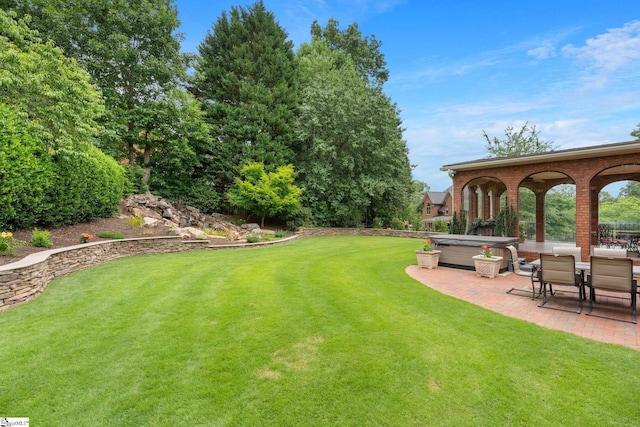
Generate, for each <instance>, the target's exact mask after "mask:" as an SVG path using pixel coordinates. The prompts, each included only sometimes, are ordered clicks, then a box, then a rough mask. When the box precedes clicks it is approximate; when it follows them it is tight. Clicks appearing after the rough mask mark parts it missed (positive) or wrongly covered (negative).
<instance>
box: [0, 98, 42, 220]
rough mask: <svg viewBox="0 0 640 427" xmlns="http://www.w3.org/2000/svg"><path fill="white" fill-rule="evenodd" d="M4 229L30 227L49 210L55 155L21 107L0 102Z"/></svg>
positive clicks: (0, 195)
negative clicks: (48, 197)
mask: <svg viewBox="0 0 640 427" xmlns="http://www.w3.org/2000/svg"><path fill="white" fill-rule="evenodd" d="M0 117H2V120H0V231H3V230H13V229H17V228H28V227H31V226H32V225H33V224H35V223H36V222H37V221H38V219H39V216H40V214H41V213H42V212H43V210H45V209H46V204H47V202H46V191H47V189H48V188H49V187H50V186H51V185H52V180H53V177H54V173H53V167H52V166H53V165H52V161H51V157H50V156H49V154H48V153H47V151H46V150H45V148H44V144H43V143H42V142H41V141H40V140H39V139H38V138H36V137H34V136H32V134H31V130H32V127H31V124H30V123H29V121H28V120H26V119H25V118H24V117H23V116H22V115H21V114H20V113H18V112H17V110H14V109H12V108H11V107H8V106H6V105H4V104H2V103H0Z"/></svg>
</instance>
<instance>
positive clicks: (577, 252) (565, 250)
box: [551, 246, 582, 262]
mask: <svg viewBox="0 0 640 427" xmlns="http://www.w3.org/2000/svg"><path fill="white" fill-rule="evenodd" d="M551 251H552V252H553V253H554V254H569V255H573V257H574V258H575V260H576V262H582V248H579V247H575V246H554V247H553V248H552V249H551Z"/></svg>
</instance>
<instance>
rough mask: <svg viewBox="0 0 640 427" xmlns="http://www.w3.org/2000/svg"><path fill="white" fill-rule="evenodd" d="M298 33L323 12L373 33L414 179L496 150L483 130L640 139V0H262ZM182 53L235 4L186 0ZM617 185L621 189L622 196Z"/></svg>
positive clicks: (437, 187) (573, 142)
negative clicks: (638, 131) (531, 128)
mask: <svg viewBox="0 0 640 427" xmlns="http://www.w3.org/2000/svg"><path fill="white" fill-rule="evenodd" d="M263 3H264V5H265V7H266V8H267V9H268V10H269V11H271V12H273V14H274V15H275V18H276V21H277V22H278V23H279V24H280V26H281V27H282V28H284V29H285V31H287V33H288V34H289V38H290V39H291V40H292V41H293V42H294V44H295V46H294V50H297V49H298V47H299V46H300V45H301V44H302V43H305V42H308V41H309V40H310V36H309V29H310V27H311V23H312V22H313V21H314V20H318V22H319V23H320V24H321V25H322V26H324V25H326V23H327V21H328V20H329V19H330V18H334V19H336V20H338V21H339V22H340V27H341V28H342V29H345V28H346V27H347V26H348V25H349V24H350V23H353V22H357V23H358V26H359V28H360V31H361V32H362V34H363V35H364V36H367V35H375V37H376V39H378V40H379V41H381V42H382V49H381V50H382V53H384V55H385V59H386V61H387V68H388V69H389V71H390V78H389V81H388V82H387V83H386V84H385V86H384V90H385V93H386V94H387V95H388V96H390V97H391V99H392V101H393V102H395V103H396V104H398V107H399V108H400V110H401V118H402V120H403V126H404V128H405V129H406V130H405V132H404V138H405V140H406V141H407V145H408V147H409V158H410V160H411V163H412V164H414V165H416V167H415V169H414V171H413V176H414V178H415V179H418V180H420V181H424V182H426V183H428V184H429V186H430V187H431V190H432V191H441V190H444V189H445V188H446V187H448V186H449V185H450V184H451V180H450V179H449V177H448V176H447V174H446V173H445V172H441V171H440V167H441V166H443V165H445V164H451V163H459V162H464V161H468V160H475V159H480V158H483V157H486V156H487V152H486V148H485V141H484V138H483V136H482V132H483V131H486V132H487V134H488V135H489V136H497V137H498V138H500V139H504V130H505V129H506V128H507V127H508V126H513V127H515V128H516V129H519V128H520V127H521V126H522V125H523V124H524V123H525V122H529V124H530V125H536V127H537V129H538V130H540V138H541V139H542V140H546V141H553V144H554V145H555V146H556V148H557V149H568V148H575V147H586V146H592V145H599V144H608V143H614V142H624V141H630V140H632V139H633V138H632V137H631V136H630V132H631V131H632V130H634V129H635V128H636V126H637V125H638V124H639V123H640V1H638V0H599V1H594V0H580V1H578V0H537V1H520V0H512V1H507V0H500V1H482V0H464V1H463V0H451V1H441V0H440V1H438V0H264V2H263ZM176 4H177V7H178V16H179V18H180V20H181V22H182V26H181V28H180V31H181V32H182V33H183V34H184V36H185V41H184V42H183V50H184V51H187V52H197V46H198V44H199V43H200V42H201V41H202V40H203V38H204V36H205V35H206V33H207V31H208V30H210V29H211V28H212V25H213V23H214V22H215V21H216V20H217V19H218V17H219V16H220V15H221V13H222V11H227V12H229V11H230V10H231V7H232V6H243V7H249V6H250V5H251V4H253V1H246V2H243V1H228V0H213V1H211V0H208V1H204V0H203V1H201V0H178V1H177V2H176ZM614 194H615V193H614Z"/></svg>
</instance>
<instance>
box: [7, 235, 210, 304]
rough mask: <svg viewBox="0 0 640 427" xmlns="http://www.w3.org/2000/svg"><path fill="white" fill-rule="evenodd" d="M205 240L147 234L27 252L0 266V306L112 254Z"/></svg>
mask: <svg viewBox="0 0 640 427" xmlns="http://www.w3.org/2000/svg"><path fill="white" fill-rule="evenodd" d="M208 245H209V241H208V240H202V241H200V240H197V241H184V240H182V239H181V238H180V237H178V236H176V237H173V236H171V237H149V238H140V239H123V240H110V241H108V242H95V243H86V244H84V245H77V246H71V247H68V248H61V249H52V250H48V251H43V252H38V253H35V254H32V255H29V256H27V257H25V258H23V259H21V260H20V261H18V262H14V263H12V264H7V265H3V266H0V310H2V309H4V308H7V307H9V306H12V305H15V304H20V303H23V302H26V301H29V300H30V299H32V298H34V297H36V296H37V295H39V294H41V293H42V292H43V291H44V289H45V288H46V287H47V284H48V283H49V282H50V281H51V280H52V279H55V278H56V277H60V276H64V275H65V274H69V273H73V272H74V271H78V270H82V269H84V268H87V267H91V266H94V265H97V264H100V263H103V262H105V261H110V260H113V259H116V258H122V257H130V256H136V255H144V254H158V253H169V252H184V251H189V250H199V249H205V248H207V246H208Z"/></svg>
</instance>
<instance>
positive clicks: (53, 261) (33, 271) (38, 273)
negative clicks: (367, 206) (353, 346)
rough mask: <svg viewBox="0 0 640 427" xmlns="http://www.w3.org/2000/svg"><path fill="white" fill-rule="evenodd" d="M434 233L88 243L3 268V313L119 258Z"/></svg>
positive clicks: (343, 231) (357, 231) (364, 231)
mask: <svg viewBox="0 0 640 427" xmlns="http://www.w3.org/2000/svg"><path fill="white" fill-rule="evenodd" d="M432 234H435V233H430V232H424V231H405V230H383V229H373V228H308V229H305V230H304V231H302V232H300V233H298V234H297V235H295V236H292V237H289V238H286V239H281V240H275V241H268V242H259V243H250V244H233V245H211V246H209V241H208V240H183V239H182V238H181V237H180V236H168V237H146V238H139V239H122V240H109V241H106V242H92V243H85V244H82V245H76V246H70V247H65V248H60V249H51V250H48V251H42V252H38V253H35V254H31V255H29V256H27V257H25V258H23V259H21V260H19V261H17V262H14V263H11V264H7V265H2V266H0V310H3V309H6V308H8V307H10V306H12V305H16V304H21V303H24V302H27V301H29V300H31V299H33V298H35V297H36V296H38V295H39V294H41V293H42V292H43V291H44V290H45V288H46V287H47V285H48V284H49V282H50V281H51V280H52V279H55V278H56V277H60V276H64V275H65V274H69V273H73V272H74V271H78V270H81V269H83V268H87V267H91V266H94V265H97V264H101V263H103V262H105V261H110V260H112V259H116V258H122V257H131V256H136V255H144V254H158V253H170V252H184V251H192V250H203V249H231V248H247V247H255V246H267V245H274V244H278V243H284V242H287V241H289V240H292V239H294V238H297V237H315V236H337V235H349V236H353V235H359V236H387V237H408V238H417V239H425V238H428V237H429V236H430V235H432Z"/></svg>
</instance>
